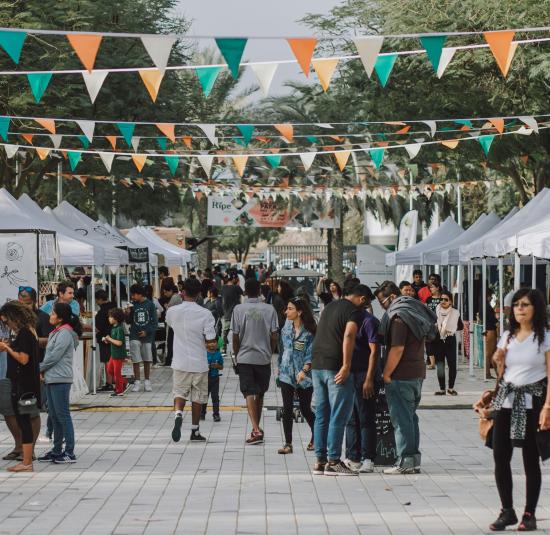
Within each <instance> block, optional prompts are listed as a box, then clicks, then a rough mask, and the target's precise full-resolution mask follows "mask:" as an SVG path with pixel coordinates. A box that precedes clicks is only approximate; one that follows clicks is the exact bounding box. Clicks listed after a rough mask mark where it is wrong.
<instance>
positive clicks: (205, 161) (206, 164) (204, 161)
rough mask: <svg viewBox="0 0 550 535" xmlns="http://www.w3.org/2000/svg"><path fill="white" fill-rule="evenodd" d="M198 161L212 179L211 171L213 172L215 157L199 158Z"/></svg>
mask: <svg viewBox="0 0 550 535" xmlns="http://www.w3.org/2000/svg"><path fill="white" fill-rule="evenodd" d="M197 160H199V163H200V164H201V166H202V168H203V169H204V170H205V172H206V176H207V177H210V171H211V170H212V161H213V160H214V156H197Z"/></svg>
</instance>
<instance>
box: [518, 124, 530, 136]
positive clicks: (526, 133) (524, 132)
mask: <svg viewBox="0 0 550 535" xmlns="http://www.w3.org/2000/svg"><path fill="white" fill-rule="evenodd" d="M515 133H516V134H519V135H520V136H530V135H531V134H532V133H533V129H532V128H526V127H525V126H522V127H520V128H518V129H517V130H516V131H515Z"/></svg>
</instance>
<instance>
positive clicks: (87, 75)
mask: <svg viewBox="0 0 550 535" xmlns="http://www.w3.org/2000/svg"><path fill="white" fill-rule="evenodd" d="M108 74H109V71H92V72H88V71H82V78H84V83H85V84H86V89H87V90H88V94H89V95H90V100H91V101H92V104H93V103H94V102H95V99H96V98H97V95H98V93H99V90H100V89H101V86H102V85H103V82H104V81H105V78H107V75H108Z"/></svg>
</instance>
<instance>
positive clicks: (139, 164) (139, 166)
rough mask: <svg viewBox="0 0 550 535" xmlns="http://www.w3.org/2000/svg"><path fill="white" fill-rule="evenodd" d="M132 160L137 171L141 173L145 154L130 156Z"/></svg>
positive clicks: (145, 157)
mask: <svg viewBox="0 0 550 535" xmlns="http://www.w3.org/2000/svg"><path fill="white" fill-rule="evenodd" d="M132 160H133V161H134V164H135V165H136V167H137V170H138V171H139V172H140V173H141V170H142V169H143V166H144V165H145V161H146V160H147V154H132Z"/></svg>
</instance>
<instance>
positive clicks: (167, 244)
mask: <svg viewBox="0 0 550 535" xmlns="http://www.w3.org/2000/svg"><path fill="white" fill-rule="evenodd" d="M140 228H141V229H142V231H143V233H144V234H145V235H146V236H150V237H151V239H152V240H153V242H155V243H159V244H160V245H162V246H163V247H166V248H168V249H170V250H172V251H174V252H175V253H178V254H181V255H182V256H183V257H184V259H185V262H191V261H192V260H193V253H192V252H191V251H188V250H187V249H184V248H183V247H178V246H177V245H174V244H173V243H170V242H169V241H166V240H163V239H162V238H161V237H160V236H159V235H158V234H157V233H156V232H155V231H154V230H153V229H151V228H148V227H140Z"/></svg>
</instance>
